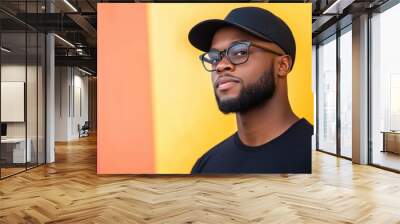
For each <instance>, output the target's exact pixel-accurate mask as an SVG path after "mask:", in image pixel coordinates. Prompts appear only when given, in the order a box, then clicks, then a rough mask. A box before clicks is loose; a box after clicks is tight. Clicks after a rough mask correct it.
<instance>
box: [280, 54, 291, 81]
mask: <svg viewBox="0 0 400 224" xmlns="http://www.w3.org/2000/svg"><path fill="white" fill-rule="evenodd" d="M291 68H292V58H291V57H290V56H289V55H283V56H280V58H279V60H278V76H286V75H287V74H288V73H289V72H290V70H291Z"/></svg>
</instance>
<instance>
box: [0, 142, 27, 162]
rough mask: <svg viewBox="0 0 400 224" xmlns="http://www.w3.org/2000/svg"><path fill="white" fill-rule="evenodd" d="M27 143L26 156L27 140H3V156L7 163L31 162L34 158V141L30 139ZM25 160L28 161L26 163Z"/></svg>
mask: <svg viewBox="0 0 400 224" xmlns="http://www.w3.org/2000/svg"><path fill="white" fill-rule="evenodd" d="M26 142H28V144H27V146H28V147H26V154H25V138H6V139H1V145H2V146H1V156H2V157H3V158H5V159H6V161H7V162H9V163H25V162H30V161H31V158H32V154H31V145H32V140H31V139H30V138H28V139H27V141H26ZM11 154H12V156H11ZM3 155H4V156H3ZM6 157H8V158H6ZM11 158H12V160H11ZM25 159H27V161H25Z"/></svg>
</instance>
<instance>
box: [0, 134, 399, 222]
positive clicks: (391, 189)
mask: <svg viewBox="0 0 400 224" xmlns="http://www.w3.org/2000/svg"><path fill="white" fill-rule="evenodd" d="M44 222H48V223H213V224H214V223H217V224H220V223H373V224H376V223H385V224H386V223H400V175H399V174H396V173H392V172H388V171H384V170H381V169H378V168H374V167H370V166H360V165H353V164H351V162H350V161H348V160H344V159H338V158H336V157H333V156H330V155H327V154H324V153H321V152H315V153H314V154H313V174H312V175H289V176H282V175H231V176H205V177H199V176H195V177H187V176H176V175H173V176H162V175H157V176H145V175H139V176H138V175H136V176H135V175H106V176H99V175H96V139H95V138H93V137H89V138H84V139H83V140H81V141H76V142H71V143H69V144H58V145H57V147H56V163H55V164H51V165H46V166H41V167H38V168H35V169H32V170H29V171H27V172H25V173H21V174H18V175H16V176H13V177H10V178H7V179H4V180H2V181H0V223H44Z"/></svg>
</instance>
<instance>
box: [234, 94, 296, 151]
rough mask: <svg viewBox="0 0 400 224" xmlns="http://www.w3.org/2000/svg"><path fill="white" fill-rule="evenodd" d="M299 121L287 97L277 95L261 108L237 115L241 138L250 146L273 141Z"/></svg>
mask: <svg viewBox="0 0 400 224" xmlns="http://www.w3.org/2000/svg"><path fill="white" fill-rule="evenodd" d="M280 97H281V98H280ZM298 120H299V118H298V117H297V116H296V115H295V114H294V113H293V111H292V109H291V108H290V104H289V100H288V99H287V96H285V95H284V96H276V95H275V96H273V97H272V98H271V99H269V100H268V101H267V102H266V103H265V104H263V105H262V106H260V107H257V108H254V109H252V110H249V111H246V112H245V113H237V114H236V122H237V126H238V134H239V138H240V140H241V141H242V142H243V143H244V144H245V145H248V146H259V145H262V144H265V143H267V142H269V141H271V140H273V139H274V138H276V137H278V136H279V135H281V134H282V133H284V132H285V131H286V130H287V129H288V128H289V127H290V126H292V125H293V124H294V123H296V121H298Z"/></svg>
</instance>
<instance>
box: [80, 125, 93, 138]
mask: <svg viewBox="0 0 400 224" xmlns="http://www.w3.org/2000/svg"><path fill="white" fill-rule="evenodd" d="M89 129H90V125H89V121H85V123H84V124H83V125H82V127H80V125H79V124H78V130H79V138H80V137H87V136H89Z"/></svg>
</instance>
